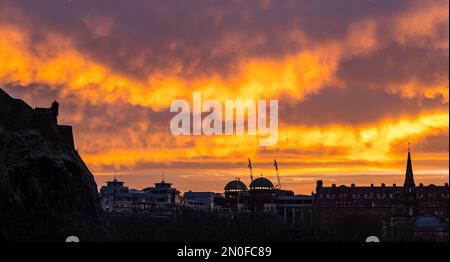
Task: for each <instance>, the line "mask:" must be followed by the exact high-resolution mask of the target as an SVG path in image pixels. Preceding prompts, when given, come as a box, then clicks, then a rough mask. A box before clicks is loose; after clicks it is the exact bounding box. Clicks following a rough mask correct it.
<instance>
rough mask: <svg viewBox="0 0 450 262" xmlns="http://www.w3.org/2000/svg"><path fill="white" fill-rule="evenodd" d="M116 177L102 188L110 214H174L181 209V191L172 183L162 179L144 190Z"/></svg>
mask: <svg viewBox="0 0 450 262" xmlns="http://www.w3.org/2000/svg"><path fill="white" fill-rule="evenodd" d="M123 184H124V182H121V181H118V180H117V179H114V180H113V181H108V182H107V185H106V186H102V187H101V189H100V201H101V203H102V207H103V209H104V210H105V211H106V212H108V213H110V214H117V215H122V214H159V215H173V214H175V212H177V210H178V209H180V206H181V196H180V192H179V191H178V190H177V189H175V188H172V184H170V183H166V182H165V181H161V182H159V183H155V186H154V187H147V188H145V189H143V190H136V189H129V188H128V187H125V186H123Z"/></svg>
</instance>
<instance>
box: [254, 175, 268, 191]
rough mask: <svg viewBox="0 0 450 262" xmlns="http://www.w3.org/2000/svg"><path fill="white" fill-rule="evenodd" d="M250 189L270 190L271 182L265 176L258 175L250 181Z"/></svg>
mask: <svg viewBox="0 0 450 262" xmlns="http://www.w3.org/2000/svg"><path fill="white" fill-rule="evenodd" d="M250 189H256V190H272V189H273V184H272V182H270V180H269V179H267V178H265V177H258V178H257V179H255V180H253V181H252V183H251V184H250Z"/></svg>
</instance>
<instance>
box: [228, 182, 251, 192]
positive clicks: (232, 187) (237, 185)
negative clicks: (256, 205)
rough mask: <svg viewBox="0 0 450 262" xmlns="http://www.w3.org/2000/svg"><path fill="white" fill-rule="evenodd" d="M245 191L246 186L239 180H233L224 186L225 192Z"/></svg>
mask: <svg viewBox="0 0 450 262" xmlns="http://www.w3.org/2000/svg"><path fill="white" fill-rule="evenodd" d="M241 191H247V186H246V185H245V184H244V183H242V182H241V181H239V180H233V181H231V182H229V183H228V184H226V186H225V192H241Z"/></svg>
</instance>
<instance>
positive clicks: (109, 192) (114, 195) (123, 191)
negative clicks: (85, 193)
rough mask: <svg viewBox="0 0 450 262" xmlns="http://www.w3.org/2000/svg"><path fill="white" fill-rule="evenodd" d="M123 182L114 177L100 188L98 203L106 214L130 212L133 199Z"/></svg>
mask: <svg viewBox="0 0 450 262" xmlns="http://www.w3.org/2000/svg"><path fill="white" fill-rule="evenodd" d="M123 184H124V182H122V181H118V180H117V179H116V178H114V180H113V181H107V182H106V186H102V187H101V188H100V203H101V205H102V208H103V210H104V211H105V212H106V213H108V214H131V213H132V206H133V199H132V196H131V194H130V193H129V189H128V187H126V186H124V185H123Z"/></svg>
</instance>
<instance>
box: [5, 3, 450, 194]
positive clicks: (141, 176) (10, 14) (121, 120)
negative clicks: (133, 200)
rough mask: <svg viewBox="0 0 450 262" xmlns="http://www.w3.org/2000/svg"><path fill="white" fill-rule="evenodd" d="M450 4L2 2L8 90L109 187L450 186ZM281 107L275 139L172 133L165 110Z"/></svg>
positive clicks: (306, 190) (299, 189)
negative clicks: (50, 118) (55, 127)
mask: <svg viewBox="0 0 450 262" xmlns="http://www.w3.org/2000/svg"><path fill="white" fill-rule="evenodd" d="M448 10H449V1H448V0H442V1H441V0H430V1H423V0H396V1H391V0H386V1H380V0H347V1H335V0H329V1H326V0H317V1H295V0H277V1H271V0H261V1H252V0H229V1H225V0H216V1H206V0H205V1H197V0H193V1H185V0H164V1H162V0H161V1H138V0H136V1H118V0H109V1H79V0H53V1H51V0H48V1H8V0H0V87H2V88H3V89H4V90H6V91H7V92H8V93H9V94H11V95H12V96H14V97H18V98H21V99H23V100H25V101H26V102H27V103H29V104H30V105H32V106H41V107H49V106H50V104H51V102H52V101H53V100H54V99H56V100H58V101H59V102H60V104H61V105H60V116H59V123H61V124H69V125H72V126H73V128H74V135H75V143H76V147H77V149H78V151H79V153H80V155H81V156H82V158H83V159H84V161H85V162H86V164H87V165H88V167H89V168H90V170H91V171H92V173H93V174H94V175H95V179H96V181H97V184H98V185H99V186H100V185H102V184H104V182H105V181H106V180H109V179H111V178H112V177H113V176H114V169H117V176H118V178H119V179H120V180H123V181H125V182H126V185H128V186H130V187H133V188H137V189H142V188H144V187H147V186H150V185H152V184H153V183H154V182H157V181H159V180H161V177H162V173H163V172H164V173H165V178H166V181H169V182H172V183H174V186H175V187H176V188H178V189H180V190H182V191H187V190H195V191H217V192H222V191H223V187H224V185H225V184H226V182H228V181H229V180H232V179H234V178H235V177H240V178H241V180H242V181H244V182H246V183H248V182H249V180H250V178H249V172H248V169H247V158H251V159H252V160H253V165H254V172H255V176H260V175H261V174H262V175H263V176H265V177H268V178H269V179H271V180H272V181H273V182H274V183H275V181H276V177H275V170H274V168H273V165H272V163H273V159H277V160H278V162H279V168H280V173H281V181H282V186H283V188H286V189H293V190H295V192H296V193H311V191H313V190H314V187H315V181H316V180H318V179H322V180H324V183H325V185H329V184H331V183H336V184H351V183H356V184H357V185H366V184H370V183H374V184H380V183H382V182H384V183H386V184H392V183H397V184H402V183H403V179H404V173H405V164H406V154H407V145H408V142H409V141H410V142H411V143H412V146H411V150H412V159H413V168H414V172H415V173H414V174H415V178H416V183H419V182H423V183H424V184H429V183H435V184H443V183H445V182H448V180H449V149H448V148H449V11H448ZM195 91H201V92H202V95H203V97H202V98H203V99H204V100H206V99H217V100H219V101H224V100H225V99H254V100H257V99H266V100H270V99H278V100H279V141H278V143H277V145H275V146H271V147H261V146H260V145H259V143H258V137H255V136H249V135H244V136H196V137H193V136H179V137H175V136H173V135H172V134H171V133H170V129H169V124H170V119H171V118H172V117H173V116H174V115H175V114H174V113H170V112H169V107H170V104H171V103H172V102H173V101H174V100H176V99H185V100H187V101H191V100H192V93H193V92H195Z"/></svg>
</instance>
